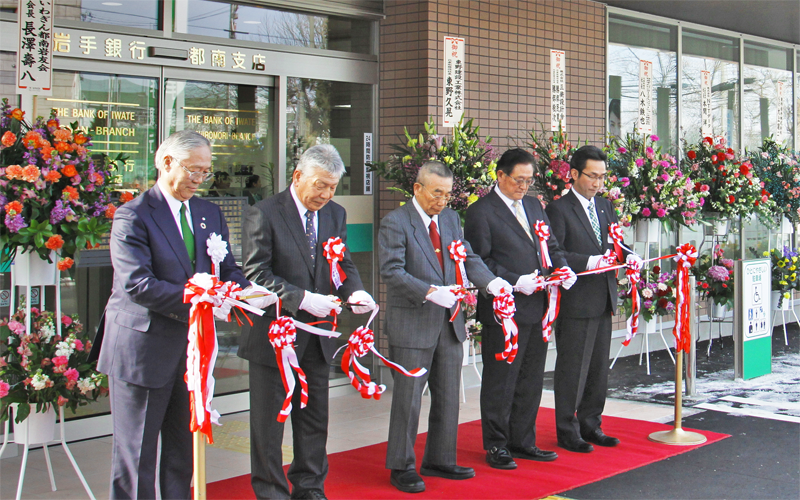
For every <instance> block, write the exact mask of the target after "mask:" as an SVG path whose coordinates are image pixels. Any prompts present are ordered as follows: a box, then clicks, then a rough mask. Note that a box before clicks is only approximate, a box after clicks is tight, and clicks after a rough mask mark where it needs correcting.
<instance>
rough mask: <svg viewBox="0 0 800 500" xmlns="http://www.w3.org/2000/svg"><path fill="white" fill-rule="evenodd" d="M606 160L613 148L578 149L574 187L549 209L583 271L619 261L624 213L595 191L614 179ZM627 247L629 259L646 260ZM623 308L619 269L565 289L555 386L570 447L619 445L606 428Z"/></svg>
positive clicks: (561, 436)
mask: <svg viewBox="0 0 800 500" xmlns="http://www.w3.org/2000/svg"><path fill="white" fill-rule="evenodd" d="M606 161H607V158H606V155H605V153H603V151H602V150H601V149H599V148H597V147H595V146H583V147H581V148H580V149H578V150H577V151H576V152H575V154H574V155H573V156H572V159H571V160H570V167H571V169H570V175H571V176H572V180H573V186H572V189H571V190H570V192H569V193H567V194H566V195H564V196H563V197H562V198H560V199H558V200H556V201H554V202H552V203H550V204H549V205H548V206H547V209H546V211H547V215H548V217H550V223H551V226H550V227H551V229H552V231H553V234H554V235H555V237H556V239H557V240H558V242H559V243H560V244H561V247H562V248H563V249H564V251H565V252H564V256H565V257H566V259H567V262H568V263H569V265H570V267H572V269H574V270H575V271H576V272H581V271H585V270H593V269H598V268H600V267H603V266H607V265H610V264H613V263H614V261H615V260H616V259H615V258H614V256H613V248H614V247H613V243H611V242H609V236H608V227H609V225H610V224H612V223H616V222H618V220H617V214H616V213H615V212H614V208H613V207H612V205H611V202H610V201H608V200H607V199H605V198H603V197H602V196H595V195H596V194H597V192H598V191H599V190H600V188H601V187H603V182H604V181H605V178H606ZM625 253H626V254H628V257H627V259H628V260H631V259H639V257H638V256H635V255H633V254H630V253H629V252H627V251H625ZM639 260H641V259H639ZM616 310H617V280H616V276H615V273H614V271H608V272H605V273H601V274H593V275H588V276H581V277H580V278H579V279H578V282H577V284H576V285H575V286H573V287H572V288H571V289H570V290H565V291H563V292H562V295H561V311H560V313H559V316H558V324H557V327H556V349H557V353H558V355H557V357H556V369H555V374H554V388H555V401H556V434H557V437H558V445H559V446H560V447H562V448H564V449H566V450H569V451H574V452H580V453H589V452H590V451H592V450H593V449H594V448H593V446H592V445H591V444H590V443H594V444H597V445H600V446H616V445H617V444H619V439H617V438H614V437H611V436H607V435H606V434H605V433H603V430H602V428H601V427H600V424H601V422H602V417H601V415H602V413H603V407H604V406H605V402H606V389H607V386H608V358H609V348H610V345H611V316H612V314H613V313H614V312H616ZM576 411H577V415H576Z"/></svg>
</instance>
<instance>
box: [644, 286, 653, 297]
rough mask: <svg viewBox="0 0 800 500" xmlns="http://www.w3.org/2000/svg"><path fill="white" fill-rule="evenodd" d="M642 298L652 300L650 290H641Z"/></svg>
mask: <svg viewBox="0 0 800 500" xmlns="http://www.w3.org/2000/svg"><path fill="white" fill-rule="evenodd" d="M642 297H644V298H646V299H652V298H653V291H652V290H650V289H649V288H645V289H644V290H642Z"/></svg>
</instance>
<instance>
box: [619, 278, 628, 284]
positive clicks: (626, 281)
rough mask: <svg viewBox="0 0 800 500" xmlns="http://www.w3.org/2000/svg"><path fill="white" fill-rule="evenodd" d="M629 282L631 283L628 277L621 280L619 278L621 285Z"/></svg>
mask: <svg viewBox="0 0 800 500" xmlns="http://www.w3.org/2000/svg"><path fill="white" fill-rule="evenodd" d="M628 283H630V281H628V278H622V279H621V280H619V284H620V286H627V285H628Z"/></svg>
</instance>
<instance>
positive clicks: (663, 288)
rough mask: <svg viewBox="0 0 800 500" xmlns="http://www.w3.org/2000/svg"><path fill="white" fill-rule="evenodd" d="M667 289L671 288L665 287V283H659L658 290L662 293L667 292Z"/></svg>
mask: <svg viewBox="0 0 800 500" xmlns="http://www.w3.org/2000/svg"><path fill="white" fill-rule="evenodd" d="M667 288H669V287H667V285H665V284H664V283H659V284H658V290H659V291H661V292H666V291H667Z"/></svg>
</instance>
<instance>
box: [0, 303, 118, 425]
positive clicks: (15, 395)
mask: <svg viewBox="0 0 800 500" xmlns="http://www.w3.org/2000/svg"><path fill="white" fill-rule="evenodd" d="M25 320H26V318H25V308H24V307H20V308H19V310H17V313H16V314H14V316H12V317H11V318H10V319H8V318H5V319H3V320H2V321H0V422H2V421H4V420H5V419H7V418H8V411H7V408H8V405H10V404H12V403H18V404H19V407H18V409H17V411H16V419H15V420H16V422H17V423H19V422H22V421H23V420H25V419H26V418H27V416H28V415H29V414H30V411H31V405H34V404H35V405H36V411H39V412H43V411H45V410H46V409H47V407H48V406H49V405H53V404H56V405H58V406H66V407H67V408H70V409H72V411H73V412H74V411H75V409H76V408H77V407H78V406H83V405H86V404H88V402H89V401H95V400H96V399H97V398H98V397H99V396H100V395H104V394H106V393H107V392H108V380H107V378H106V376H105V375H103V374H101V373H98V372H97V371H96V370H95V369H94V362H92V363H90V362H89V361H88V358H89V351H90V350H91V342H89V341H88V340H87V339H86V338H85V336H84V335H82V331H83V325H81V323H80V321H78V317H77V315H72V316H68V315H66V314H64V315H62V316H61V320H60V321H61V335H58V329H57V325H56V324H55V321H56V319H55V315H54V314H53V313H52V312H51V311H40V310H39V309H37V308H35V307H32V308H31V317H30V321H31V329H30V331H31V333H30V334H27V333H26V327H25Z"/></svg>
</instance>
